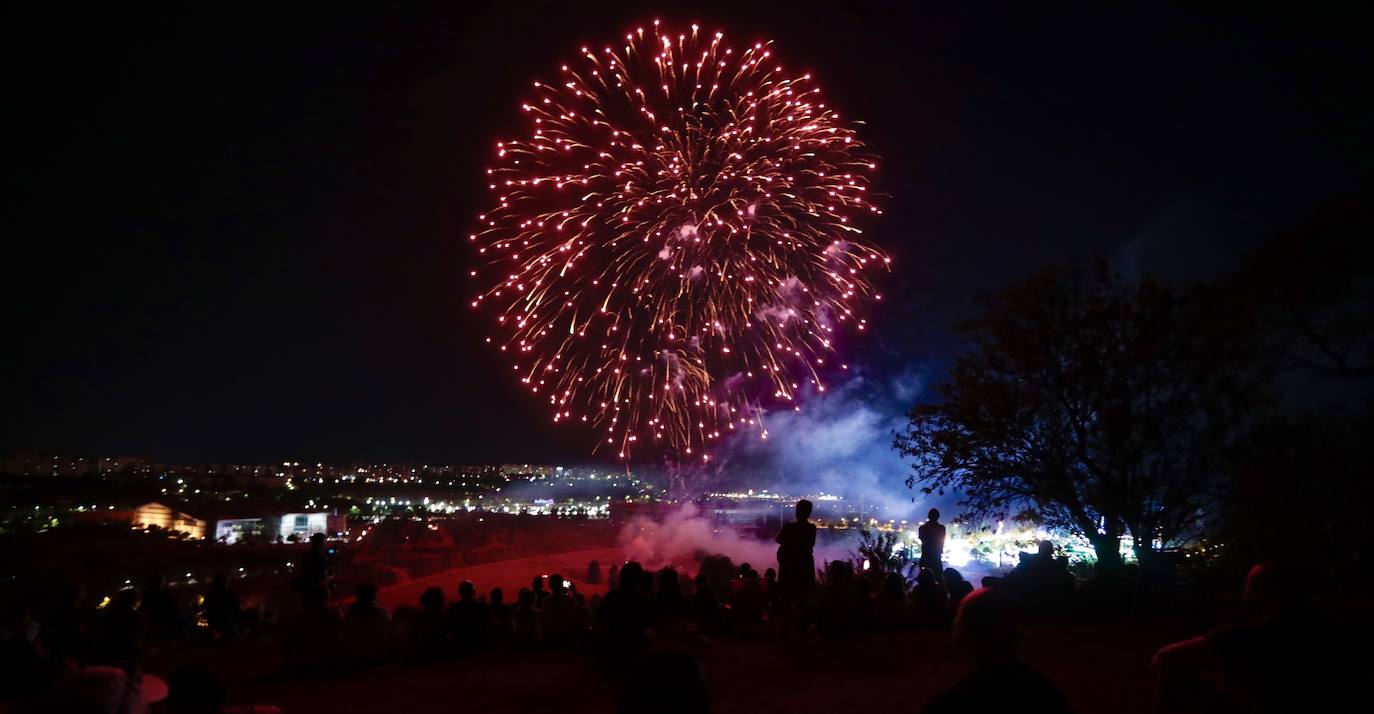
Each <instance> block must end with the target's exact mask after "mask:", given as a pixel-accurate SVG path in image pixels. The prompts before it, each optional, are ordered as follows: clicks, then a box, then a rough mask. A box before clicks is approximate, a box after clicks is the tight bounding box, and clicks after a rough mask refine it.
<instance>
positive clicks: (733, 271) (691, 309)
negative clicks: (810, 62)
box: [470, 21, 889, 460]
mask: <svg viewBox="0 0 1374 714" xmlns="http://www.w3.org/2000/svg"><path fill="white" fill-rule="evenodd" d="M520 108H521V112H522V114H523V115H524V119H525V128H526V129H527V131H528V133H527V135H525V136H524V138H516V139H506V140H502V141H498V142H497V143H496V146H495V147H494V150H495V157H494V159H495V160H494V164H493V166H492V167H491V168H488V169H487V171H486V173H487V184H488V188H489V189H490V193H491V196H490V206H491V207H490V208H489V209H488V210H487V211H486V212H484V213H482V214H481V215H479V216H478V222H479V228H478V229H477V231H476V232H475V233H473V234H472V235H471V236H470V240H471V241H472V242H473V243H474V245H475V246H476V249H477V250H478V252H479V253H480V254H481V255H482V257H483V258H484V259H485V260H484V262H485V267H484V268H482V269H480V270H474V271H473V272H472V275H473V277H474V278H476V279H477V281H478V284H479V286H480V288H479V290H480V292H479V293H478V294H477V295H476V296H475V297H474V298H473V300H472V307H474V308H484V309H490V310H492V311H493V312H494V313H495V314H494V316H493V320H494V323H495V324H494V330H495V331H494V333H493V336H489V337H487V338H486V339H487V342H490V343H493V344H494V345H496V346H497V347H498V348H499V349H500V350H502V351H503V352H504V353H505V354H507V355H508V356H509V358H510V360H511V362H510V366H511V371H512V372H513V373H514V374H515V375H516V376H517V377H518V378H519V379H520V381H521V383H523V384H524V385H525V386H526V387H527V388H528V389H529V390H530V391H531V392H533V393H534V394H536V395H539V397H540V398H541V399H543V400H546V401H547V402H548V404H549V407H550V409H551V411H552V415H553V419H554V420H555V421H559V422H561V421H574V422H586V423H588V424H589V425H590V426H591V427H593V428H594V429H595V430H596V431H597V433H598V434H599V436H598V444H599V445H600V446H610V447H611V448H613V449H614V450H615V452H616V453H617V454H618V455H619V456H621V457H622V458H628V457H629V455H630V453H631V451H632V450H633V449H635V448H636V447H640V448H645V447H647V448H649V449H651V450H653V451H656V452H661V453H666V454H670V455H672V456H673V457H675V458H681V457H686V456H690V457H691V458H701V459H704V460H709V458H710V454H709V446H710V445H711V443H712V442H713V441H715V440H718V439H721V438H723V437H725V436H727V435H728V434H729V433H730V432H732V431H736V430H739V429H751V428H752V429H757V431H758V433H759V434H760V436H761V437H762V438H767V430H766V428H765V427H764V425H763V423H762V415H763V414H764V412H765V411H766V410H767V409H769V408H772V407H775V406H778V405H779V404H788V405H793V406H794V407H795V405H796V404H797V399H798V398H799V396H801V395H802V394H805V393H806V392H808V391H811V390H816V391H824V389H825V385H824V382H823V380H822V376H821V375H822V374H824V373H827V372H829V370H831V369H832V368H834V367H836V366H838V367H840V368H841V369H846V368H847V366H845V365H837V364H835V360H833V359H832V357H831V356H832V355H833V353H834V350H835V342H836V338H837V336H838V334H839V333H840V331H841V329H842V328H843V327H845V326H846V325H848V326H850V327H852V328H854V329H857V330H863V329H864V328H865V326H866V323H865V321H864V319H862V318H861V317H859V309H858V308H859V306H860V302H861V299H862V298H875V299H881V296H880V295H875V294H874V293H873V289H872V285H871V283H870V282H869V280H868V279H867V277H866V272H868V271H870V270H871V269H873V268H883V269H885V268H886V266H887V263H888V262H889V259H888V258H887V257H886V256H885V255H884V254H883V253H882V252H881V251H879V250H878V249H877V248H876V247H875V246H873V245H871V244H869V243H868V242H866V240H865V239H864V233H863V229H862V228H861V227H860V225H859V224H860V223H861V222H862V221H863V220H864V219H867V218H869V217H870V216H873V215H875V214H880V213H881V210H880V209H879V207H878V206H877V205H876V204H875V203H874V201H873V197H872V196H871V195H869V178H868V177H869V175H870V174H871V173H872V172H873V171H874V170H875V169H876V168H877V164H876V158H875V157H874V156H873V155H872V154H871V153H870V152H869V151H868V150H867V149H866V148H865V147H864V145H863V144H862V143H861V142H860V141H859V139H858V137H857V136H856V134H855V131H854V128H853V126H852V125H850V124H845V123H841V121H840V115H839V114H838V113H837V112H836V111H835V110H834V109H833V108H831V107H829V106H828V105H827V103H826V102H825V100H824V98H823V97H822V96H821V90H820V89H819V88H817V87H816V86H815V84H814V82H813V81H812V79H811V75H810V74H806V73H795V72H791V71H788V70H786V69H785V68H784V66H783V64H782V63H781V62H779V61H778V59H777V58H776V57H775V56H774V55H773V50H772V46H771V43H766V42H760V43H757V44H754V45H751V46H745V47H743V48H742V49H740V48H735V47H731V46H729V45H728V44H727V43H726V42H725V40H724V37H723V35H722V34H721V33H719V32H716V33H709V34H708V33H704V32H702V31H700V28H699V27H698V26H696V25H692V26H691V31H690V32H683V33H671V32H668V31H667V30H666V29H665V28H663V27H660V25H659V23H658V22H657V21H655V22H654V23H653V25H652V27H649V28H643V27H641V28H637V29H635V30H632V31H631V32H630V33H629V34H627V35H625V40H624V43H617V45H616V46H614V47H612V46H603V47H597V48H595V49H593V48H592V47H590V46H587V47H583V48H582V49H581V52H580V53H579V57H578V58H577V59H576V60H575V61H573V62H569V63H568V64H565V65H563V66H562V67H561V68H560V70H559V72H558V75H557V79H555V80H552V81H536V82H533V83H532V85H531V86H530V94H529V98H528V99H527V100H526V101H524V102H522V104H521V106H520Z"/></svg>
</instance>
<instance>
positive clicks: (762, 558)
mask: <svg viewBox="0 0 1374 714" xmlns="http://www.w3.org/2000/svg"><path fill="white" fill-rule="evenodd" d="M620 547H621V548H623V549H624V550H625V557H626V558H628V559H630V560H637V561H639V562H640V564H642V565H644V566H645V567H648V568H658V567H662V566H664V565H669V564H678V565H684V564H686V563H689V562H692V561H695V560H697V559H698V556H701V555H725V556H729V558H730V560H732V561H734V562H736V563H749V564H750V565H752V566H754V568H755V569H757V570H759V571H760V572H762V571H763V569H764V568H770V567H773V566H775V565H777V546H775V545H772V544H770V543H764V542H761V541H758V540H752V539H748V538H744V537H742V536H741V535H739V534H738V533H736V532H735V531H733V530H730V529H721V530H717V529H715V528H714V527H713V526H712V524H711V522H710V521H709V520H708V519H707V518H706V517H704V516H702V515H701V512H700V510H699V509H698V508H697V506H696V504H694V503H685V504H683V505H682V506H681V507H680V508H678V509H677V510H675V511H673V512H671V513H669V514H668V515H667V516H666V517H665V518H664V519H663V522H662V523H659V522H656V521H654V520H652V519H650V518H646V517H643V516H641V517H638V518H635V519H634V520H632V521H631V522H629V523H627V524H626V525H625V527H624V528H622V529H621V530H620Z"/></svg>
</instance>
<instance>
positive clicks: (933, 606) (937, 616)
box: [911, 568, 949, 627]
mask: <svg viewBox="0 0 1374 714" xmlns="http://www.w3.org/2000/svg"><path fill="white" fill-rule="evenodd" d="M948 608H949V595H948V593H947V592H946V591H945V588H944V586H943V585H941V584H940V581H939V580H936V579H935V573H933V572H931V571H930V570H928V569H926V568H921V571H920V572H919V573H917V575H916V587H914V588H912V589H911V615H912V620H913V621H914V622H915V624H916V625H917V626H918V627H944V626H945V625H947V624H948V623H949V609H948Z"/></svg>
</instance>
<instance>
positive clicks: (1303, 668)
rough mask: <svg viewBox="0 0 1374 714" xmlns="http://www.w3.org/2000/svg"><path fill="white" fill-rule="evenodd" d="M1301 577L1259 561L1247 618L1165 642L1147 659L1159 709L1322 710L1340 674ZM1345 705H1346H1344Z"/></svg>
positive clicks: (1248, 588)
mask: <svg viewBox="0 0 1374 714" xmlns="http://www.w3.org/2000/svg"><path fill="white" fill-rule="evenodd" d="M1305 588H1306V584H1305V583H1304V582H1303V580H1302V578H1301V576H1300V575H1298V574H1297V573H1292V572H1289V571H1288V570H1286V569H1285V568H1283V567H1281V566H1280V565H1278V564H1276V563H1260V564H1258V565H1256V566H1254V567H1253V568H1251V569H1250V573H1249V575H1248V576H1247V577H1246V579H1245V594H1244V601H1245V605H1246V607H1247V608H1248V609H1249V610H1250V611H1251V612H1252V617H1251V619H1250V620H1247V621H1246V622H1243V623H1241V624H1238V625H1229V626H1225V627H1219V628H1217V629H1214V630H1212V631H1210V632H1207V633H1206V634H1203V635H1201V636H1198V637H1194V638H1191V639H1187V640H1183V641H1181V642H1175V643H1173V644H1170V645H1166V646H1165V647H1163V648H1161V649H1160V650H1159V651H1158V652H1157V653H1155V656H1154V659H1153V661H1152V662H1151V663H1150V664H1151V667H1152V668H1153V669H1154V670H1155V673H1156V676H1157V680H1156V685H1157V687H1156V706H1157V708H1158V710H1159V711H1190V710H1199V709H1200V710H1204V711H1212V710H1213V709H1214V708H1218V707H1220V708H1224V709H1226V710H1227V711H1230V710H1232V709H1235V710H1238V711H1254V712H1271V711H1318V710H1319V709H1318V707H1317V700H1318V698H1320V697H1323V696H1327V697H1330V696H1332V695H1331V694H1330V693H1331V691H1333V685H1335V684H1338V683H1339V682H1337V681H1335V680H1339V679H1341V678H1340V677H1338V676H1336V675H1335V673H1334V672H1333V671H1332V669H1333V668H1334V667H1333V663H1332V662H1330V661H1328V660H1329V659H1330V657H1331V655H1332V653H1333V652H1334V651H1336V650H1334V649H1333V648H1332V647H1330V646H1327V645H1324V644H1323V643H1322V642H1321V641H1320V639H1321V638H1320V637H1319V636H1318V635H1319V631H1320V630H1321V628H1320V627H1317V626H1316V623H1314V622H1312V620H1311V618H1310V617H1309V615H1308V611H1307V607H1306V590H1305ZM1347 704H1348V702H1347Z"/></svg>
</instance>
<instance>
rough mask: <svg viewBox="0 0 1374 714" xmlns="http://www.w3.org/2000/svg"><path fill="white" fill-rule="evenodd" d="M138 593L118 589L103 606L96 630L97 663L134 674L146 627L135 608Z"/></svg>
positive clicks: (139, 657)
mask: <svg viewBox="0 0 1374 714" xmlns="http://www.w3.org/2000/svg"><path fill="white" fill-rule="evenodd" d="M137 603H138V593H137V592H135V591H133V590H121V591H119V593H118V594H116V595H115V596H114V599H113V600H111V601H110V604H109V605H106V606H105V612H104V614H103V616H102V617H101V618H100V624H99V625H98V626H97V628H96V647H95V651H96V660H95V661H96V663H97V664H103V665H109V666H111V667H121V668H123V669H125V670H126V671H133V670H134V669H135V668H136V667H137V666H138V663H139V661H140V660H141V659H142V656H143V646H144V640H145V638H146V632H147V630H146V627H147V626H146V624H145V623H144V620H143V616H142V615H140V614H139V612H138V610H137V609H135V607H134V606H135V605H136V604H137Z"/></svg>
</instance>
